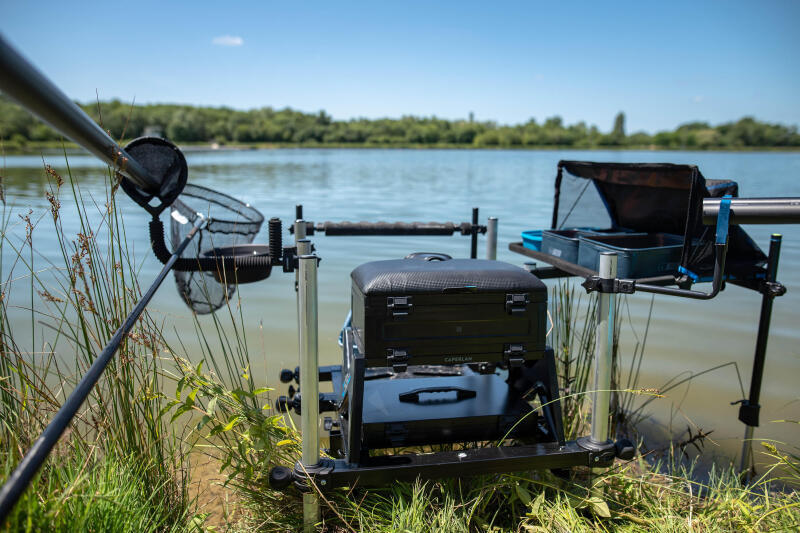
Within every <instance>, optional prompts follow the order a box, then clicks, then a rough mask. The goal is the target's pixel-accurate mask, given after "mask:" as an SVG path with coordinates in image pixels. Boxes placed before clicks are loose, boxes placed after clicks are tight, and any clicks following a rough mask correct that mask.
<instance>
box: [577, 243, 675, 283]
mask: <svg viewBox="0 0 800 533" xmlns="http://www.w3.org/2000/svg"><path fill="white" fill-rule="evenodd" d="M580 241H581V242H580V247H579V249H578V264H579V265H580V266H582V267H586V268H590V269H592V270H594V271H597V268H598V264H599V261H600V254H601V253H602V252H617V277H619V278H633V279H640V278H650V277H654V276H663V275H666V274H674V273H676V272H677V270H678V265H679V264H680V261H681V250H682V249H683V237H680V236H678V235H671V234H669V233H632V234H627V235H624V234H623V235H582V236H581V237H580Z"/></svg>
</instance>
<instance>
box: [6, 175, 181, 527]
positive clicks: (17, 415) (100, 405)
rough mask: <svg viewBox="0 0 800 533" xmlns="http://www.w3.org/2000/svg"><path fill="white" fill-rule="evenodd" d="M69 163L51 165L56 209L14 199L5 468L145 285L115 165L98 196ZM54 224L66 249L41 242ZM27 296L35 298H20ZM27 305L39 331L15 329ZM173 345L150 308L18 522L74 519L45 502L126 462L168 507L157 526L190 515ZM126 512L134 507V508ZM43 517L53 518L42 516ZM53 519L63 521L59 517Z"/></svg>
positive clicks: (9, 215) (151, 503) (124, 467)
mask: <svg viewBox="0 0 800 533" xmlns="http://www.w3.org/2000/svg"><path fill="white" fill-rule="evenodd" d="M66 168H67V180H64V179H63V178H62V176H61V175H60V174H59V173H58V172H56V171H55V170H54V169H53V168H52V167H50V166H49V165H46V166H45V167H44V175H45V179H46V180H47V188H46V192H45V195H46V198H47V201H48V203H49V209H48V212H47V213H45V214H37V213H34V212H33V211H32V210H26V211H23V212H22V213H19V216H18V217H15V214H14V209H13V208H11V207H9V206H6V205H4V207H3V214H2V227H1V228H0V230H1V231H2V235H0V254H1V256H2V258H3V261H2V266H0V269H2V270H0V279H2V280H3V281H2V292H1V293H0V294H1V295H2V297H0V443H1V444H2V446H1V447H0V453H1V454H2V459H3V464H4V466H5V470H4V474H3V475H4V477H5V476H7V475H8V474H9V473H10V470H9V469H10V468H12V467H13V466H14V465H15V464H16V463H17V462H18V461H19V459H20V458H21V457H22V454H23V453H24V452H25V451H26V450H27V449H28V448H29V447H30V445H31V444H32V442H33V440H34V439H35V438H36V437H37V436H38V434H39V433H40V432H41V430H42V429H43V428H44V427H45V425H46V424H47V422H48V421H49V419H50V417H51V416H52V415H53V413H54V412H55V411H56V410H57V409H58V408H59V407H60V406H61V404H62V403H63V402H64V400H65V399H66V397H67V395H68V394H69V392H70V391H71V390H72V388H73V387H74V385H75V384H76V383H77V380H78V379H80V377H81V376H82V374H83V373H84V372H85V371H86V369H87V368H88V366H89V365H90V364H91V363H92V362H93V360H94V358H95V356H96V354H97V353H99V352H100V351H101V350H102V348H103V347H104V345H105V343H106V342H107V340H108V339H109V338H110V337H111V336H112V335H113V333H114V332H115V331H116V330H117V329H118V328H119V326H120V324H121V323H122V321H123V320H124V319H125V317H126V316H127V314H128V313H129V312H130V310H131V309H132V308H133V306H134V305H135V304H136V302H137V300H138V298H139V296H140V293H141V291H140V287H139V282H138V279H137V277H136V270H137V267H136V264H135V258H133V257H132V256H131V254H130V249H129V246H128V239H127V237H126V234H125V227H124V224H123V221H122V216H121V213H120V211H119V209H118V207H117V203H116V191H117V186H118V183H117V182H116V177H115V175H114V174H113V173H112V172H111V171H110V170H109V171H108V175H107V176H108V181H107V186H106V187H105V192H104V197H101V198H94V197H90V196H87V195H86V194H85V193H84V191H83V190H82V189H81V187H80V185H79V184H78V183H77V182H76V181H75V180H74V179H73V176H72V172H71V169H70V168H69V163H68V162H67V163H66ZM65 192H66V194H69V195H71V202H70V203H71V204H73V205H74V212H71V213H68V214H65V213H62V206H61V200H62V195H63V194H65ZM65 215H66V216H69V217H71V218H72V219H73V220H77V221H78V226H79V229H78V231H77V232H76V234H74V235H68V234H67V232H66V231H65V229H64V224H63V217H64V216H65ZM20 225H21V226H20ZM44 232H48V233H49V235H48V238H47V239H46V240H45V241H46V242H47V243H53V242H55V243H56V245H57V250H56V251H55V254H54V255H55V257H56V259H55V260H53V255H52V254H46V253H42V248H40V245H39V243H38V240H37V235H42V234H43V233H44ZM48 252H51V250H48ZM14 291H24V292H25V293H27V294H28V297H27V298H26V299H22V298H20V297H18V295H16V294H15V293H14ZM26 300H27V302H28V303H27V304H25V303H21V302H25V301H26ZM20 311H22V312H24V313H28V314H29V317H30V322H31V324H30V330H31V333H30V339H20V338H19V335H17V334H16V332H15V327H16V324H15V323H14V321H13V320H12V319H11V317H10V312H15V313H16V314H15V316H18V314H19V312H20ZM165 346H166V345H165V342H164V339H163V337H162V335H161V330H160V328H159V325H158V324H157V323H156V322H155V321H154V320H153V319H152V318H151V317H150V316H149V315H148V314H147V313H145V314H144V315H143V316H142V318H141V319H140V320H139V322H138V323H137V325H136V327H135V328H134V330H133V331H132V332H131V334H130V335H129V336H128V338H127V339H125V340H124V341H123V343H122V345H121V346H120V349H119V351H118V353H117V355H116V357H115V358H114V359H112V362H111V363H110V364H109V366H108V368H107V369H106V371H105V373H104V375H103V377H102V378H101V380H100V381H99V383H98V384H97V386H96V387H95V388H94V389H93V390H92V393H91V395H90V397H89V398H88V399H87V401H86V402H85V404H84V405H83V407H82V409H81V411H79V413H78V415H77V416H76V418H75V419H74V421H73V423H72V424H71V426H70V427H69V428H68V430H67V432H66V434H65V436H64V437H63V438H62V441H61V443H60V444H59V446H58V447H57V448H56V450H55V451H54V452H53V454H52V456H51V457H50V458H49V459H48V461H47V462H46V464H45V465H44V467H43V469H42V471H41V474H40V476H39V478H38V480H37V481H36V482H35V483H34V484H33V486H32V487H30V488H29V489H28V491H27V493H26V498H27V499H26V500H25V501H24V502H20V504H19V505H17V506H16V508H15V511H14V514H12V515H11V517H10V518H9V519H8V522H7V524H6V525H7V526H8V527H10V528H12V529H17V528H18V527H22V526H23V525H24V524H27V525H28V527H30V526H31V525H32V526H33V528H34V529H39V528H42V529H46V528H47V527H48V524H49V525H53V524H56V523H59V522H58V520H56V519H55V518H54V517H55V515H59V516H61V517H62V518H63V514H64V513H67V514H69V513H70V512H72V511H70V509H71V507H69V506H64V507H63V508H61V509H57V510H56V511H54V513H55V514H54V515H49V514H47V513H44V514H42V513H40V512H38V511H40V510H41V509H43V508H45V507H47V505H48V502H51V501H52V499H53V498H68V497H69V495H72V496H73V497H77V496H76V495H75V492H76V491H79V492H80V491H83V490H85V489H86V488H98V487H95V486H94V485H93V484H92V483H89V484H88V485H87V477H86V476H88V478H92V476H93V475H94V474H95V473H98V474H99V473H101V471H102V470H103V469H105V468H109V467H115V466H118V467H119V468H120V475H121V476H123V475H128V476H134V477H135V480H136V481H135V485H136V488H137V491H138V490H141V492H140V493H138V492H137V494H140V496H142V497H145V496H146V498H145V499H144V500H142V501H141V502H140V503H141V504H142V506H144V507H147V508H150V510H151V511H153V513H154V514H153V516H158V519H157V520H156V522H154V523H153V526H154V528H155V525H156V523H157V524H160V525H158V527H157V529H166V527H165V526H164V524H173V525H175V524H179V523H183V522H186V520H187V516H188V514H189V511H190V508H191V505H190V504H191V502H190V500H189V497H188V492H187V478H186V465H185V461H184V453H183V452H184V451H185V450H184V448H185V447H184V444H183V440H182V435H181V431H180V430H177V431H176V428H175V427H173V426H170V424H169V420H168V419H167V418H165V416H166V415H165V413H164V410H165V409H164V408H165V405H166V403H167V401H166V398H165V396H164V393H163V388H164V379H165V378H164V374H163V369H162V361H163V356H164V353H163V352H164V350H165ZM76 461H81V462H77V463H76ZM96 469H100V470H96ZM101 477H102V476H101ZM97 479H98V480H99V479H100V478H97ZM104 479H105V478H104ZM54 480H58V483H55V482H54ZM99 482H100V481H98V483H99ZM79 487H82V488H79ZM109 487H110V486H109V485H106V488H109ZM59 488H60V489H61V491H59V490H58V489H59ZM98 490H99V488H98ZM25 502H27V503H25ZM32 502H39V504H33V503H32ZM74 512H75V513H80V512H83V511H82V510H80V509H75V510H74ZM118 512H119V513H121V515H124V513H125V509H124V508H119V509H118ZM148 516H149V515H148ZM37 517H38V518H37ZM48 517H49V518H48ZM38 519H42V520H44V521H43V522H36V521H35V520H38ZM50 519H53V520H54V522H52V523H49V522H48V520H50ZM76 519H77V518H76ZM162 526H163V527H162Z"/></svg>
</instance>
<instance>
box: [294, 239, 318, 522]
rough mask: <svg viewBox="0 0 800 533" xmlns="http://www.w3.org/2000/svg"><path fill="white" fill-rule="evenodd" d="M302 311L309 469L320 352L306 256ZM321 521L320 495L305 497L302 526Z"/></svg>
mask: <svg viewBox="0 0 800 533" xmlns="http://www.w3.org/2000/svg"><path fill="white" fill-rule="evenodd" d="M298 262H299V267H300V268H299V272H300V275H299V284H298V293H297V294H298V302H299V308H300V328H299V329H300V392H301V394H302V397H303V398H305V401H303V402H302V409H301V411H300V412H301V414H300V428H301V430H302V439H303V442H302V464H303V466H304V467H306V468H309V467H313V466H316V465H317V464H318V463H319V353H318V343H317V333H318V330H317V326H318V324H317V256H315V255H311V254H306V255H301V256H299V258H298ZM318 521H319V501H318V499H317V494H316V493H315V492H313V488H312V492H306V493H304V494H303V527H304V530H305V531H314V528H315V525H316V523H317V522H318Z"/></svg>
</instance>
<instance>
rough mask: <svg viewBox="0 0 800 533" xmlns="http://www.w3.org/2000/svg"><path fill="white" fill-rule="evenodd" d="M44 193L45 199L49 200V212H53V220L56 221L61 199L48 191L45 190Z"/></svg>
mask: <svg viewBox="0 0 800 533" xmlns="http://www.w3.org/2000/svg"><path fill="white" fill-rule="evenodd" d="M44 194H45V196H46V197H47V201H48V202H50V212H51V213H52V214H53V222H57V221H58V212H59V210H60V209H61V201H60V200H59V199H58V198H57V197H56V195H55V194H53V193H51V192H50V191H47V192H46V193H44Z"/></svg>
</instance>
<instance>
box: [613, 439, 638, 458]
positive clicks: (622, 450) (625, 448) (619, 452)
mask: <svg viewBox="0 0 800 533" xmlns="http://www.w3.org/2000/svg"><path fill="white" fill-rule="evenodd" d="M614 449H615V454H616V456H617V457H619V458H620V459H622V460H623V461H630V460H631V459H633V457H634V456H635V455H636V446H634V445H633V443H632V442H631V441H629V440H628V439H620V440H618V441H617V442H615V443H614Z"/></svg>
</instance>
